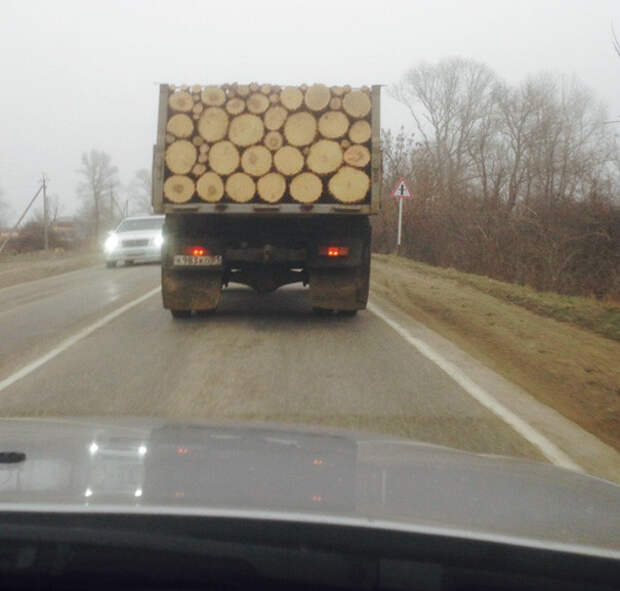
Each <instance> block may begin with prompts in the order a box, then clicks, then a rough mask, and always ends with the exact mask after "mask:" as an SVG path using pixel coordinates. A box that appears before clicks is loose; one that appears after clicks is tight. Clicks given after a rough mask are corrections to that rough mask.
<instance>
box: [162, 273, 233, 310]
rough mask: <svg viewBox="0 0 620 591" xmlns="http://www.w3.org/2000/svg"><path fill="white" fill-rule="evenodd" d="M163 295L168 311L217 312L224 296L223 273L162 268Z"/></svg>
mask: <svg viewBox="0 0 620 591" xmlns="http://www.w3.org/2000/svg"><path fill="white" fill-rule="evenodd" d="M161 293H162V298H163V302H164V308H166V309H168V310H201V311H208V310H215V309H216V308H217V306H218V304H219V302H220V296H221V294H222V273H221V272H219V271H213V272H196V271H194V270H191V271H177V270H172V269H169V268H167V267H165V266H162V269H161Z"/></svg>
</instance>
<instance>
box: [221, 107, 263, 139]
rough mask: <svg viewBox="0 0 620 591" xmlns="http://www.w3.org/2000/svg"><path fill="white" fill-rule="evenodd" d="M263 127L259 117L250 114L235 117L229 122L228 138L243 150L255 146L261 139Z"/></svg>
mask: <svg viewBox="0 0 620 591" xmlns="http://www.w3.org/2000/svg"><path fill="white" fill-rule="evenodd" d="M264 133H265V127H264V125H263V121H262V119H261V118H260V117H257V116H256V115H252V114H251V113H244V114H243V115H237V116H236V117H234V118H233V120H232V121H231V122H230V127H229V128H228V138H229V139H230V141H231V142H234V143H235V144H237V145H238V146H241V147H243V148H245V147H246V146H251V145H252V144H257V143H258V142H260V141H261V140H262V139H263V135H264Z"/></svg>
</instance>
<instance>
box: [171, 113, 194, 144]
mask: <svg viewBox="0 0 620 591" xmlns="http://www.w3.org/2000/svg"><path fill="white" fill-rule="evenodd" d="M166 131H167V132H168V133H171V134H172V135H175V136H176V137H178V138H185V137H189V136H190V135H192V132H193V131H194V122H193V121H192V120H191V118H190V117H189V116H188V115H186V114H185V113H177V114H176V115H173V116H172V117H170V119H169V120H168V123H167V125H166Z"/></svg>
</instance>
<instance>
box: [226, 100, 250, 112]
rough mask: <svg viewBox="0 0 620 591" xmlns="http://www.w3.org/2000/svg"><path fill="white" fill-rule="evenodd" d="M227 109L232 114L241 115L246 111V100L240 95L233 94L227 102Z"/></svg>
mask: <svg viewBox="0 0 620 591" xmlns="http://www.w3.org/2000/svg"><path fill="white" fill-rule="evenodd" d="M226 110H227V111H228V112H229V113H230V114H231V115H240V114H241V113H243V111H245V101H244V100H243V99H242V98H239V97H238V96H233V97H232V98H231V99H229V100H228V102H227V103H226Z"/></svg>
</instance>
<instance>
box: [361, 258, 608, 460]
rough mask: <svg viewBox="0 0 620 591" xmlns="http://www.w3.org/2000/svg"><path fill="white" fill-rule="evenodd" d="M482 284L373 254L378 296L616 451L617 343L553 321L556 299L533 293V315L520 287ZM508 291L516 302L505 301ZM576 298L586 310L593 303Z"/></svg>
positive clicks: (471, 278) (468, 277)
mask: <svg viewBox="0 0 620 591" xmlns="http://www.w3.org/2000/svg"><path fill="white" fill-rule="evenodd" d="M479 281H484V278H476V276H472V275H469V274H466V273H459V272H458V271H454V270H452V269H438V268H435V267H431V266H429V265H424V264H422V263H418V262H415V261H410V260H407V259H403V258H400V257H395V256H391V255H374V256H373V267H372V274H371V286H372V289H373V291H374V292H375V293H377V294H379V295H382V296H383V297H385V298H387V299H388V300H389V301H391V302H392V303H394V304H396V305H397V306H398V307H399V308H401V309H402V310H404V311H405V312H407V313H408V314H409V315H411V316H412V317H414V318H415V319H417V320H419V321H421V322H423V323H424V324H426V325H427V326H429V327H430V328H432V329H433V330H435V331H436V332H438V333H440V334H442V335H443V336H445V337H446V338H449V339H450V340H451V341H453V342H454V343H456V344H457V345H458V346H460V347H461V348H462V349H464V350H465V351H467V352H468V353H470V354H471V355H472V356H474V357H476V358H478V359H479V360H480V361H482V362H483V363H484V364H485V365H487V366H488V367H490V368H491V369H493V370H494V371H496V372H497V373H499V374H501V375H503V376H504V377H506V378H507V379H509V380H510V381H512V382H514V383H516V384H518V385H519V386H521V387H522V388H524V389H525V390H526V391H528V392H529V393H530V394H532V395H533V396H534V397H535V398H537V399H538V400H540V401H541V402H543V403H544V404H546V405H548V406H550V407H552V408H554V409H555V410H557V411H558V412H560V413H561V414H563V415H564V416H565V417H567V418H568V419H570V420H571V421H573V422H574V423H576V424H578V425H580V426H581V427H583V428H584V429H586V430H587V431H589V432H591V433H592V434H594V435H595V436H597V437H598V438H599V439H601V440H602V441H604V442H605V443H608V444H609V445H611V446H613V447H614V448H615V449H617V450H620V361H619V360H620V342H617V341H616V340H614V339H613V338H606V337H604V336H601V334H597V332H598V331H597V332H594V330H590V329H587V328H584V327H583V325H584V321H583V320H579V321H574V322H571V321H569V320H563V321H560V320H556V319H555V318H554V317H553V316H555V317H557V306H554V305H553V302H554V298H557V296H554V295H552V296H550V298H548V299H545V298H544V294H542V295H540V294H538V295H537V299H539V300H544V304H545V305H542V303H541V304H540V305H537V309H536V311H532V309H527V308H528V307H531V306H527V307H526V305H525V304H524V303H523V302H524V300H528V298H524V296H523V291H522V290H523V288H521V287H520V286H511V285H510V284H507V283H501V282H493V283H494V284H500V285H499V286H497V285H494V286H493V290H490V289H489V290H486V289H484V286H480V285H477V282H479ZM511 287H514V290H512V293H513V296H514V297H509V295H507V294H510V293H511ZM491 291H493V293H495V295H493V293H490V292H491ZM488 292H489V293H488ZM580 299H583V300H584V303H583V305H580V307H581V308H583V309H585V308H587V307H588V306H590V307H592V306H594V307H596V305H597V304H596V303H589V300H585V298H580ZM519 302H521V303H519ZM526 304H527V302H526ZM612 313H613V310H612Z"/></svg>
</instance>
